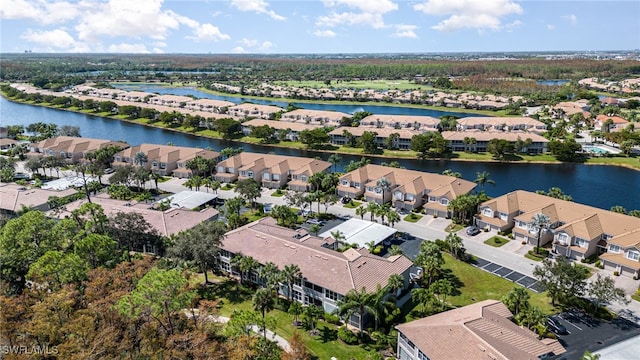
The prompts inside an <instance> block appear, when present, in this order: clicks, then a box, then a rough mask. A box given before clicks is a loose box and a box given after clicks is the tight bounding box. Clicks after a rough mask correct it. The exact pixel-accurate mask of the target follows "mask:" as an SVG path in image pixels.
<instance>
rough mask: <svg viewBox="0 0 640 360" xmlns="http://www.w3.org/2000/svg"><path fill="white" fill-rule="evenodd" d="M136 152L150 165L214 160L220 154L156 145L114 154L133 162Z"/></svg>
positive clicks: (137, 146) (190, 148)
mask: <svg viewBox="0 0 640 360" xmlns="http://www.w3.org/2000/svg"><path fill="white" fill-rule="evenodd" d="M138 152H143V153H145V154H147V162H148V163H151V162H152V161H154V160H157V161H159V162H172V161H176V162H185V161H187V160H191V159H193V158H195V157H196V156H200V157H202V158H205V159H215V158H217V157H218V156H220V153H218V152H216V151H213V150H207V149H199V148H195V147H186V146H174V145H158V144H140V145H136V146H132V147H130V148H128V149H125V150H122V151H120V152H118V153H116V154H115V156H120V157H128V158H130V159H131V161H133V158H134V157H135V155H136V154H137V153H138Z"/></svg>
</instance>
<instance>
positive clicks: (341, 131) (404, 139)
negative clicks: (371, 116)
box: [329, 126, 436, 150]
mask: <svg viewBox="0 0 640 360" xmlns="http://www.w3.org/2000/svg"><path fill="white" fill-rule="evenodd" d="M365 131H368V132H371V133H375V135H376V139H375V141H376V144H377V145H378V146H379V147H386V142H387V139H388V138H389V137H390V136H392V135H393V136H394V137H395V138H394V140H393V143H392V144H391V145H392V147H393V148H397V149H400V150H409V149H410V148H411V138H412V137H413V136H414V135H418V134H422V133H424V131H416V130H410V129H394V128H368V127H364V126H358V127H348V126H343V127H339V128H336V129H334V130H332V131H331V132H329V136H330V138H331V144H333V145H338V146H341V145H346V144H347V143H348V141H349V137H351V136H352V137H353V138H354V140H355V141H356V142H357V141H358V139H360V137H361V136H362V134H364V132H365ZM434 131H436V130H435V129H434ZM346 133H348V134H350V135H346Z"/></svg>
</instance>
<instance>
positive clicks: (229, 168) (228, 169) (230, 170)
mask: <svg viewBox="0 0 640 360" xmlns="http://www.w3.org/2000/svg"><path fill="white" fill-rule="evenodd" d="M235 170H236V169H234V168H232V167H228V168H227V172H228V173H230V174H234V173H235V172H236V171H235Z"/></svg>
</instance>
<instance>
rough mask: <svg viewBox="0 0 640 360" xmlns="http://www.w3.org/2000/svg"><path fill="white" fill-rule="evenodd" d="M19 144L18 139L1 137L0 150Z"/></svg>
mask: <svg viewBox="0 0 640 360" xmlns="http://www.w3.org/2000/svg"><path fill="white" fill-rule="evenodd" d="M16 146H18V140H13V139H9V138H0V150H8V149H11V148H14V147H16Z"/></svg>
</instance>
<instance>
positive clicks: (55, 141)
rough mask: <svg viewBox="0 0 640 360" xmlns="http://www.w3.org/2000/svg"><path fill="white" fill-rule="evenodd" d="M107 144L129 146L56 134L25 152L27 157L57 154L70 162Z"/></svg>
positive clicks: (115, 142) (121, 146)
mask: <svg viewBox="0 0 640 360" xmlns="http://www.w3.org/2000/svg"><path fill="white" fill-rule="evenodd" d="M109 146H115V147H118V148H120V149H125V148H128V147H129V144H127V143H124V142H119V141H111V140H104V139H91V138H83V137H74V136H56V137H52V138H48V139H44V140H42V141H38V142H36V143H33V144H31V151H30V152H28V153H27V157H28V158H39V157H46V156H57V157H61V158H63V159H64V160H65V161H66V162H67V163H69V164H71V163H75V162H78V161H79V160H80V159H83V158H84V157H85V154H86V153H88V152H95V151H96V150H99V149H102V148H106V147H109Z"/></svg>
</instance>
